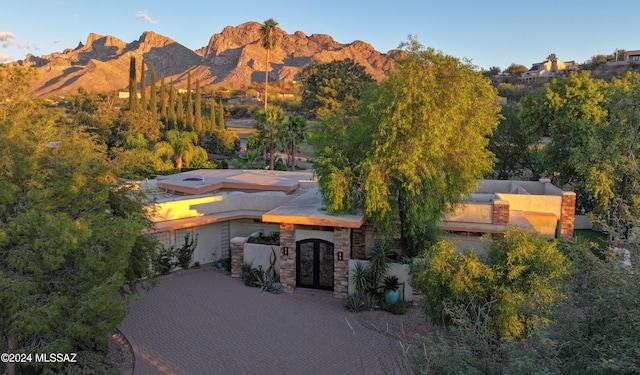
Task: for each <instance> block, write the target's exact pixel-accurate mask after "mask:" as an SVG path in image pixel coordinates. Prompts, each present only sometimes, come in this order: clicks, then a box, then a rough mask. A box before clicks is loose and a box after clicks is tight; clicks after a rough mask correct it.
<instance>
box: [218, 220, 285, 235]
mask: <svg viewBox="0 0 640 375" xmlns="http://www.w3.org/2000/svg"><path fill="white" fill-rule="evenodd" d="M260 231H261V232H262V233H263V234H264V235H266V236H268V235H270V234H271V232H279V231H280V225H279V224H270V223H261V222H255V221H253V219H242V220H232V221H231V224H230V228H229V234H230V238H233V237H247V236H249V235H250V234H251V233H253V232H260Z"/></svg>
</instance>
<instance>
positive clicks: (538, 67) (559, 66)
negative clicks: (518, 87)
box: [520, 60, 580, 83]
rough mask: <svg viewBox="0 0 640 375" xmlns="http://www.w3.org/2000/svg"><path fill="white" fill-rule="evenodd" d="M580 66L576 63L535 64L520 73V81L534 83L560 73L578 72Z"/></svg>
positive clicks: (548, 62)
mask: <svg viewBox="0 0 640 375" xmlns="http://www.w3.org/2000/svg"><path fill="white" fill-rule="evenodd" d="M579 67H580V64H579V63H578V62H577V61H564V62H563V61H549V60H547V61H545V62H540V63H535V64H533V65H532V66H531V69H529V70H528V71H526V72H524V73H522V76H520V80H521V81H522V82H525V83H528V82H534V81H536V80H539V79H543V78H550V77H553V76H555V75H557V74H560V73H566V72H568V71H574V70H578V69H579Z"/></svg>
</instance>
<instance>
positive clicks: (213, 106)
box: [207, 95, 218, 132]
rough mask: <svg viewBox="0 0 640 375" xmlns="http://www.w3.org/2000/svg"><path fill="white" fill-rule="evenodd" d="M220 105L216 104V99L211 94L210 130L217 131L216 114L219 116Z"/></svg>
mask: <svg viewBox="0 0 640 375" xmlns="http://www.w3.org/2000/svg"><path fill="white" fill-rule="evenodd" d="M217 111H218V105H217V104H216V99H215V98H214V97H213V95H211V98H210V99H209V129H207V130H209V131H210V132H215V131H216V130H217V129H218V123H217V121H216V116H218V113H217Z"/></svg>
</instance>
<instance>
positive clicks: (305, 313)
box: [120, 267, 400, 375]
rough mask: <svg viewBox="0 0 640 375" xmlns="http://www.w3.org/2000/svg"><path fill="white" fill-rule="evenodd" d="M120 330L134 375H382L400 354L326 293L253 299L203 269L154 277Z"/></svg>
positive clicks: (235, 283)
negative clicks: (129, 349) (129, 348)
mask: <svg viewBox="0 0 640 375" xmlns="http://www.w3.org/2000/svg"><path fill="white" fill-rule="evenodd" d="M120 330H121V331H122V333H123V334H124V335H125V336H126V337H127V338H128V339H129V341H130V342H131V345H132V347H133V350H134V352H135V358H136V360H135V372H134V374H136V375H142V374H195V375H199V374H367V375H369V374H384V373H385V372H384V371H383V370H382V367H386V368H387V369H389V368H393V364H394V363H395V361H396V359H397V358H399V353H400V352H399V345H398V343H397V341H396V340H393V339H391V338H390V337H387V336H384V335H382V334H380V333H377V332H374V331H372V330H369V329H366V328H364V327H362V326H361V325H360V324H358V322H357V320H356V319H355V317H354V316H353V313H350V312H349V311H347V310H346V309H345V308H344V307H343V300H341V299H337V298H335V297H333V295H332V294H331V292H326V291H316V290H310V289H300V288H298V289H296V291H295V292H294V293H292V294H287V293H284V294H271V293H266V292H260V291H259V290H258V289H257V288H250V287H246V286H244V284H243V283H242V281H241V280H239V279H234V278H231V277H230V276H228V275H227V274H225V273H224V272H220V271H217V270H214V269H212V268H209V267H204V268H201V269H196V270H189V271H186V272H176V273H174V274H171V275H168V276H164V277H161V278H160V280H159V282H158V285H157V286H156V287H155V288H153V289H151V290H150V291H149V292H144V293H143V294H142V295H141V296H140V298H138V299H137V300H135V301H134V302H133V303H132V304H131V308H130V312H129V315H128V316H127V318H126V319H125V321H124V322H123V323H122V325H121V327H120Z"/></svg>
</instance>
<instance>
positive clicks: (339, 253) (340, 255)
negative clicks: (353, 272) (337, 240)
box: [338, 251, 344, 260]
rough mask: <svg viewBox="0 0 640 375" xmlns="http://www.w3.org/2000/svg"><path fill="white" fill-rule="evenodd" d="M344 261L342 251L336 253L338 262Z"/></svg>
mask: <svg viewBox="0 0 640 375" xmlns="http://www.w3.org/2000/svg"><path fill="white" fill-rule="evenodd" d="M343 259H344V253H343V252H342V251H338V260H343Z"/></svg>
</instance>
